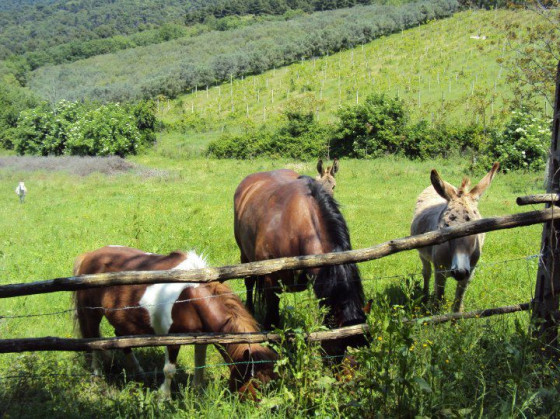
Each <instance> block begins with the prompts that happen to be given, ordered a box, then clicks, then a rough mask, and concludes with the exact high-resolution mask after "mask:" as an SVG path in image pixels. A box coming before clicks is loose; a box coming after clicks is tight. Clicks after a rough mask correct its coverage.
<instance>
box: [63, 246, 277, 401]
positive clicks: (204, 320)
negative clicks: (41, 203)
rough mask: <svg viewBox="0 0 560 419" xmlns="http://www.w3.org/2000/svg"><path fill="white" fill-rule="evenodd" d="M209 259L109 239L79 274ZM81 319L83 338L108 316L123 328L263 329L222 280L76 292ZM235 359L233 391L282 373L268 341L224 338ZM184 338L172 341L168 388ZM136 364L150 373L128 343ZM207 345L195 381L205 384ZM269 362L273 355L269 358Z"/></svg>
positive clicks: (225, 352) (224, 350) (163, 331)
mask: <svg viewBox="0 0 560 419" xmlns="http://www.w3.org/2000/svg"><path fill="white" fill-rule="evenodd" d="M206 266H207V265H206V261H205V260H204V259H203V258H201V257H200V256H198V255H197V254H196V253H195V252H188V253H183V252H172V253H170V254H168V255H157V254H153V253H145V252H143V251H141V250H138V249H132V248H128V247H122V246H106V247H102V248H101V249H97V250H95V251H93V252H89V253H85V254H83V255H81V256H79V257H78V258H77V259H76V262H75V265H74V275H83V274H96V273H102V272H121V271H153V270H168V269H183V270H189V269H197V268H205V267H206ZM74 303H75V308H76V316H77V322H78V325H79V328H80V332H81V335H82V337H84V338H97V337H100V336H101V334H100V330H99V324H100V322H101V320H102V318H103V316H105V317H106V318H107V320H108V321H109V323H110V324H111V325H112V326H113V328H114V329H115V335H117V336H125V335H154V334H155V335H167V334H169V333H192V332H221V333H243V332H258V331H259V327H258V325H257V323H256V321H255V319H254V318H253V317H252V316H251V315H250V314H249V312H248V311H247V309H246V308H245V306H244V305H243V303H242V302H241V300H240V299H239V297H238V296H237V295H235V294H233V293H232V291H231V289H230V288H229V287H228V286H227V285H224V284H220V283H217V282H212V283H205V284H198V283H188V282H181V283H166V284H153V285H116V286H108V287H101V288H90V289H84V290H78V291H76V292H75V293H74ZM216 346H217V349H218V351H219V352H220V354H221V355H222V357H223V358H224V360H225V362H226V363H228V364H231V365H230V367H229V368H230V372H231V373H230V381H229V385H230V390H232V391H234V390H238V391H239V392H241V393H245V392H248V396H249V397H252V396H254V388H253V385H254V384H256V385H258V382H267V381H269V380H270V379H273V378H275V376H276V375H275V373H274V371H273V369H274V361H275V360H276V359H277V354H276V353H275V352H274V351H272V350H271V349H269V348H266V347H264V346H262V345H260V344H237V343H230V344H224V345H216ZM179 349H180V346H179V345H171V346H167V347H166V357H165V366H164V368H163V372H164V375H165V380H164V382H163V385H162V386H161V390H162V392H163V393H164V394H166V395H169V394H170V391H171V380H172V379H173V376H174V374H175V370H176V367H175V365H176V363H177V356H178V354H179ZM123 351H124V352H125V354H126V360H127V363H128V364H129V366H130V367H132V368H133V369H134V371H135V372H136V373H138V374H143V370H142V367H141V366H140V364H139V363H138V361H137V360H136V358H135V357H134V354H133V353H132V350H131V349H130V348H126V349H124V350H123ZM99 355H100V354H99V353H98V352H97V351H94V353H93V356H92V368H93V371H94V374H100V373H101V367H102V365H101V359H100V357H99ZM205 360H206V345H195V364H196V365H195V373H194V384H195V385H200V384H201V383H202V373H203V367H204V365H205ZM268 361H269V362H268Z"/></svg>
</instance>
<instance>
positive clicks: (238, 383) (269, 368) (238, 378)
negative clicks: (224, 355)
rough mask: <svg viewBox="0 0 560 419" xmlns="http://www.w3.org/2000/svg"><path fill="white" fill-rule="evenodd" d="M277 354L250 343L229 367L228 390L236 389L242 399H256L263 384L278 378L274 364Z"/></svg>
mask: <svg viewBox="0 0 560 419" xmlns="http://www.w3.org/2000/svg"><path fill="white" fill-rule="evenodd" d="M277 359H278V354H277V353H276V352H274V351H273V350H272V349H269V348H266V347H264V346H261V345H251V346H250V347H249V348H248V349H245V351H244V352H243V357H242V359H241V360H240V361H237V363H236V364H235V365H232V367H231V375H230V379H229V388H230V391H232V392H233V391H237V392H238V393H239V394H240V396H241V397H242V398H244V399H249V400H253V401H258V394H257V393H258V391H259V389H260V387H261V386H262V385H263V384H266V383H268V382H269V381H271V380H275V379H277V378H278V374H276V373H275V372H274V364H275V362H276V360H277Z"/></svg>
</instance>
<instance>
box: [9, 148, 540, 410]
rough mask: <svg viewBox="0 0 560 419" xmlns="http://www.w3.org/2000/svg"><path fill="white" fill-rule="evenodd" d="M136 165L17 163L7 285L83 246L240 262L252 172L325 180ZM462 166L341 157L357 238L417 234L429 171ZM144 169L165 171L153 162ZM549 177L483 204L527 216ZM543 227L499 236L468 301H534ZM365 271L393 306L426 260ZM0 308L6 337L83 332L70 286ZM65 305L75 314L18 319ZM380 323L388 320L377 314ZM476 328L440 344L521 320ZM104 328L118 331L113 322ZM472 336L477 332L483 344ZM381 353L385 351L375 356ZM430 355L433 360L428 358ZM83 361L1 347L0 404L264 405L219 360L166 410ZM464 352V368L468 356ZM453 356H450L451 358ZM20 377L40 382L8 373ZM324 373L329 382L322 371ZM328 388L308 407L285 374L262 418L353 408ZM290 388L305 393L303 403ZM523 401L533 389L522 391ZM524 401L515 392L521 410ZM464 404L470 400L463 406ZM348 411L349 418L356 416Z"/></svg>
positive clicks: (200, 163)
mask: <svg viewBox="0 0 560 419" xmlns="http://www.w3.org/2000/svg"><path fill="white" fill-rule="evenodd" d="M133 161H134V162H135V163H137V164H138V165H139V166H138V168H137V169H135V170H133V171H132V172H127V173H123V174H115V175H103V174H95V173H94V174H91V175H89V176H85V177H81V176H76V175H72V174H68V173H65V172H59V171H35V172H23V171H21V170H19V169H18V170H14V169H10V168H9V167H8V168H4V169H2V170H0V190H2V191H3V192H2V194H1V195H0V200H1V203H0V232H2V233H0V243H1V245H0V283H1V284H7V283H16V282H30V281H37V280H42V279H51V278H55V277H63V276H68V275H70V274H71V270H72V264H73V260H74V258H75V257H76V256H77V255H78V254H79V253H81V252H84V251H88V250H92V249H95V248H97V247H100V246H103V245H107V244H120V245H127V246H133V247H138V248H140V249H143V250H145V251H149V252H161V253H164V252H169V251H172V250H174V249H185V250H186V249H195V250H197V251H198V252H201V253H203V254H205V255H206V256H207V257H208V261H209V263H210V265H212V266H219V265H225V264H234V263H237V261H238V260H239V251H238V249H237V247H236V244H235V240H234V237H233V204H232V199H233V192H234V190H235V188H236V185H237V184H238V183H239V182H240V181H241V179H243V177H245V176H246V175H247V174H249V173H252V172H255V171H261V170H269V169H274V168H280V167H288V168H292V169H294V170H297V171H299V172H300V173H303V174H309V175H313V174H314V170H315V169H314V167H315V162H290V161H268V160H255V161H217V160H208V159H202V158H199V159H192V160H184V161H179V160H169V159H164V158H163V157H160V156H157V155H151V156H148V155H146V156H142V157H136V158H134V159H133ZM464 165H465V163H464V162H462V161H459V160H458V159H451V160H445V161H443V160H442V161H432V162H410V161H405V160H398V159H384V160H371V161H352V160H343V161H342V162H341V169H340V172H339V175H338V186H337V190H336V198H337V199H338V200H339V202H340V203H341V205H342V212H343V214H344V216H345V218H346V220H347V222H348V225H349V228H350V232H351V238H352V244H353V247H354V248H363V247H368V246H372V245H375V244H378V243H381V242H384V241H387V240H390V239H393V238H398V237H403V236H406V235H408V234H409V226H410V221H411V217H412V212H413V208H414V202H415V199H416V196H417V195H418V194H419V193H420V192H421V191H422V189H423V188H424V187H425V186H427V185H428V182H429V171H430V169H431V168H432V167H436V168H437V169H438V170H439V171H440V173H441V174H442V176H443V177H444V178H445V179H446V180H448V181H449V182H451V183H453V184H457V183H459V182H460V180H461V178H462V176H463V175H464V174H465V170H466V169H465V168H464V167H463V166H464ZM141 167H150V168H153V169H158V170H149V171H147V170H142V169H141ZM482 175H483V174H482V173H476V174H474V175H473V178H474V179H477V180H478V179H479V178H480V177H481V176H482ZM20 179H23V180H25V182H26V185H27V187H28V189H29V194H28V197H27V201H26V203H25V204H23V205H20V204H19V202H18V200H17V197H16V196H15V194H14V193H13V189H14V188H15V186H16V185H17V182H18V181H19V180H20ZM542 183H543V176H542V175H541V174H527V173H508V174H499V175H498V176H497V177H496V178H495V180H494V183H493V184H492V186H491V187H490V188H489V190H488V191H487V193H486V194H485V195H484V196H483V197H482V199H481V202H480V210H481V212H482V214H483V215H485V216H497V215H505V214H511V213H515V212H520V211H521V210H522V209H521V208H518V207H517V206H516V204H515V198H516V197H517V196H519V195H524V194H531V193H536V192H541V191H542ZM540 231H541V227H540V226H533V227H526V228H520V229H515V230H507V231H500V232H494V233H489V234H488V236H487V239H486V243H485V249H484V253H483V256H482V259H481V261H480V264H479V267H478V268H477V272H476V274H475V279H474V282H473V284H472V286H471V288H470V289H469V291H468V292H467V296H466V302H465V305H466V309H467V310H470V309H479V308H485V307H493V306H498V305H503V304H514V303H518V302H526V301H529V300H530V299H531V296H532V291H533V287H534V280H535V275H536V267H537V260H536V258H530V257H531V256H533V255H536V254H537V253H538V250H539V242H540ZM528 257H529V258H528ZM360 269H361V273H362V277H363V280H364V287H365V290H366V296H367V297H368V298H374V300H375V302H376V307H377V306H378V307H379V310H381V307H382V306H383V302H384V301H387V300H388V299H390V298H391V295H392V294H391V293H394V291H395V290H398V289H400V288H402V287H401V285H402V284H404V283H405V282H406V281H405V279H406V278H409V277H410V276H412V275H415V277H416V278H419V276H418V274H419V273H420V261H419V258H418V256H417V254H416V252H414V251H412V252H405V253H401V254H398V255H394V256H391V257H388V258H384V259H382V260H378V261H372V262H368V263H364V264H361V265H360ZM387 277H394V278H387ZM230 285H231V286H232V287H233V288H234V289H235V290H236V291H239V292H240V293H241V295H242V296H244V292H243V285H242V282H241V281H240V280H237V281H231V282H230ZM447 288H448V289H447V291H448V293H447V294H448V296H451V295H452V293H453V292H454V284H452V283H451V281H450V283H449V284H448V287H447ZM309 300H310V297H309V295H307V294H305V293H303V294H298V295H297V296H294V295H288V296H285V297H283V301H284V304H290V305H295V306H296V307H298V305H300V308H301V307H306V306H309V304H311V306H315V303H313V302H311V303H310V302H309ZM0 307H1V310H0V315H1V316H8V317H7V318H3V319H0V336H1V337H2V338H3V339H4V338H16V337H40V336H47V335H49V336H61V337H70V336H72V334H73V332H72V319H71V313H69V312H65V310H68V309H69V308H70V296H69V294H68V293H55V294H45V295H38V296H29V297H19V298H12V299H6V300H3V301H2V302H1V304H0ZM376 310H377V309H376ZM55 312H63V313H60V314H58V315H52V316H39V317H30V318H29V317H28V318H9V316H21V315H24V316H28V315H32V314H41V313H55ZM383 315H385V314H383ZM409 315H410V313H409ZM380 316H382V315H380ZM379 318H382V317H375V319H379ZM512 318H516V319H517V321H518V322H519V321H520V322H521V324H524V325H525V326H522V328H523V329H525V330H526V325H527V316H526V315H519V316H511V317H510V320H511V319H512ZM476 323H477V322H475V321H473V322H471V323H468V322H464V324H463V323H459V325H462V324H463V326H460V327H463V328H465V329H464V330H463V332H460V331H457V330H456V329H453V327H455V328H458V327H459V326H451V327H449V328H447V329H443V328H442V329H440V330H446V332H445V333H442V334H439V333H438V331H436V330H433V331H432V332H430V333H432V334H433V336H432V335H430V338H429V339H431V342H439V343H440V344H442V345H449V342H450V341H453V339H456V340H458V339H463V338H465V339H471V340H470V341H469V345H474V346H476V345H477V343H476V341H477V339H478V340H479V339H480V336H482V335H484V334H485V330H490V329H492V327H497V326H492V325H493V324H494V325H496V324H497V325H500V327H502V328H503V330H502V329H500V330H502V331H503V333H506V331H509V330H510V329H511V327H513V325H514V323H512V322H510V321H509V320H505V319H504V320H495V321H483V322H478V325H476ZM465 330H468V332H466V331H465ZM104 331H105V333H106V334H109V335H111V330H110V328H109V327H108V326H107V325H105V326H104ZM411 333H412V334H413V335H414V336H416V335H417V336H421V335H422V333H425V332H422V331H417V330H413V331H412V332H411ZM450 333H451V334H453V336H454V338H453V339H451V338H450V335H449V334H450ZM471 335H472V336H471ZM473 336H478V337H477V338H476V339H475V338H474V337H473ZM506 336H510V337H511V335H506ZM415 339H416V338H415ZM418 339H419V338H418ZM426 339H428V338H426ZM500 339H501V338H500ZM378 343H379V342H378ZM372 348H373V347H372ZM375 350H376V349H371V351H374V352H375ZM450 350H451V349H450ZM139 352H140V353H141V355H140V360H141V362H142V363H144V365H147V367H148V368H147V370H150V368H151V370H154V369H158V368H161V365H162V363H163V353H162V351H161V350H160V349H145V350H140V351H139ZM376 353H377V354H379V353H378V352H376ZM191 355H192V352H191V350H190V349H189V348H184V349H183V351H182V354H181V356H180V360H179V364H180V367H182V368H184V371H183V372H182V373H180V374H179V377H178V381H179V383H181V385H182V386H186V385H187V383H188V374H189V373H191V372H192V365H193V362H192V356H191ZM372 356H374V355H372ZM446 356H449V355H446ZM454 356H456V357H457V356H458V355H457V354H456V355H454ZM373 359H376V358H375V356H374V358H373ZM421 359H425V358H423V357H420V358H418V360H421ZM82 360H83V355H82V354H67V353H56V352H54V353H37V354H25V355H18V354H6V355H2V356H0V382H2V387H3V389H4V390H2V391H0V400H2V401H3V402H4V403H0V405H1V406H4V407H2V408H0V414H6V415H8V416H7V417H12V416H13V417H15V416H21V415H24V416H27V415H33V414H34V412H35V414H37V416H43V414H45V412H48V413H49V416H51V415H52V416H66V417H68V416H74V415H77V413H76V412H75V411H73V410H72V409H82V410H83V409H85V411H86V412H87V415H92V416H99V415H104V414H111V415H115V414H117V415H124V416H129V415H132V414H142V415H151V416H159V415H167V414H178V415H180V416H182V415H188V414H189V412H191V413H192V412H195V411H199V412H207V413H208V416H210V417H213V416H216V415H219V414H230V413H232V412H237V413H236V414H244V415H247V414H256V413H255V412H257V411H255V410H251V409H253V408H254V406H253V407H251V406H252V405H251V404H240V403H239V402H237V401H236V399H235V398H231V397H230V396H228V395H227V392H226V391H225V388H226V383H225V378H224V379H222V378H223V377H225V376H226V371H227V370H226V368H225V367H223V366H222V367H215V368H209V369H208V373H209V375H210V376H211V377H216V378H220V379H219V380H211V383H210V385H209V387H208V389H207V390H206V393H205V396H203V397H195V398H196V400H187V399H186V397H193V393H192V390H189V389H188V387H187V388H184V387H181V388H182V390H181V393H179V394H180V395H178V396H177V397H176V399H175V400H174V401H173V402H166V404H165V409H164V408H162V407H161V406H160V401H159V399H158V396H157V393H156V392H153V391H150V390H149V389H148V390H142V389H141V388H140V387H138V385H137V384H134V383H133V382H132V383H131V382H128V383H127V384H123V381H122V379H112V380H109V381H108V382H104V381H101V382H100V381H90V380H89V378H88V367H87V366H86V365H84V363H83V362H82ZM459 361H460V359H458V360H457V365H458V366H460V365H462V363H461V362H462V361H461V362H459ZM208 362H209V364H213V365H215V364H219V363H221V362H222V361H221V358H220V357H219V356H218V354H217V352H215V351H212V352H211V356H210V359H209V361H208ZM415 362H416V361H415ZM418 362H420V361H418ZM442 362H444V363H445V362H446V361H445V359H442ZM447 362H449V359H448V360H447ZM461 368H463V367H461ZM504 368H505V367H504ZM318 371H320V374H321V376H323V375H325V376H328V375H329V373H328V371H327V370H321V369H319V370H318ZM462 371H463V372H465V370H462ZM21 373H29V374H31V375H34V376H35V375H36V376H37V377H36V378H13V377H12V378H11V379H10V378H5V377H11V376H14V375H17V374H21ZM315 373H316V371H315ZM53 374H54V375H53ZM56 374H62V377H61V378H57V375H56ZM504 374H505V372H504ZM504 379H506V378H504ZM317 380H319V382H322V381H320V380H323V378H321V379H317ZM329 383H331V382H330V381H329ZM331 384H332V383H331ZM330 387H332V388H331V389H330V390H329V391H327V390H325V389H323V390H321V391H319V396H317V397H318V399H317V400H316V401H315V402H313V403H311V405H312V407H309V406H308V405H307V404H306V403H307V402H304V401H302V400H303V399H301V397H303V396H301V397H300V396H298V395H297V394H296V393H295V392H292V393H294V394H295V396H294V394H292V393H290V391H292V390H290V386H289V380H287V381H285V382H283V383H282V384H279V385H278V387H276V388H275V389H273V390H272V393H270V395H269V396H268V397H266V398H265V399H264V401H263V403H264V406H268V405H269V404H270V406H272V407H273V409H272V410H267V409H266V407H265V408H264V410H261V411H259V414H261V413H263V414H265V413H266V414H270V415H280V416H281V415H283V414H290V415H291V414H298V415H306V414H310V413H311V412H315V413H317V414H321V412H322V410H321V409H323V408H324V409H327V410H326V411H325V412H324V413H325V414H326V413H328V412H330V414H329V416H331V415H332V412H331V411H330V409H332V408H333V406H335V405H336V406H338V407H340V408H341V406H342V405H343V404H344V403H345V402H344V401H343V400H342V398H344V397H347V396H348V394H350V393H348V391H349V390H348V388H344V387H340V386H337V385H336V384H333V385H332V386H330ZM321 388H322V387H321ZM300 390H301V389H300ZM317 391H318V390H317ZM434 391H436V389H435V388H434ZM488 391H489V394H491V392H490V390H488ZM288 393H290V394H292V396H293V397H295V399H294V400H293V401H292V402H290V397H289V396H287V394H288ZM302 394H303V393H302ZM306 394H307V393H306ZM343 395H344V397H343ZM325 397H326V398H327V399H328V400H330V401H329V402H328V403H326V402H325V401H324V400H325V399H324V398H325ZM519 397H521V398H523V397H529V396H527V395H521V394H520V395H519ZM339 398H340V400H339ZM491 400H492V399H491V398H490V396H488V401H486V400H485V399H482V401H481V400H475V401H469V403H470V402H472V404H477V403H479V404H480V403H482V405H481V406H482V407H484V403H489V402H490V401H491ZM525 401H526V400H522V401H518V402H517V401H516V402H514V406H517V405H518V404H519V403H523V402H525ZM267 403H268V404H267ZM457 403H458V406H460V405H461V403H462V402H459V401H458V402H457ZM463 403H465V404H466V403H467V401H466V400H464V401H463ZM527 403H529V402H528V401H527ZM331 404H332V405H331ZM158 406H159V407H158ZM38 409H39V410H38ZM45 409H46V410H45ZM150 409H153V410H150ZM294 409H295V410H294ZM299 409H302V410H299ZM306 409H310V410H306ZM349 409H350V408H349ZM306 412H307V413H306ZM360 412H362V413H363V411H360ZM417 412H418V411H417ZM434 412H435V411H432V413H434ZM393 413H394V412H393ZM337 414H342V415H344V414H348V411H346V413H344V412H343V411H340V412H339V413H337Z"/></svg>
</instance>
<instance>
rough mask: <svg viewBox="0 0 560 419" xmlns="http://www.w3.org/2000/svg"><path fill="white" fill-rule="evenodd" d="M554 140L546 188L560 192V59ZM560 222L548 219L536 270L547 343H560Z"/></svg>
mask: <svg viewBox="0 0 560 419" xmlns="http://www.w3.org/2000/svg"><path fill="white" fill-rule="evenodd" d="M553 118H554V119H553V126H552V140H551V144H550V156H549V159H548V177H547V186H546V191H547V192H548V193H559V192H560V133H559V124H560V62H559V63H558V68H557V72H556V93H555V99H554V116H553ZM556 204H557V203H555V202H551V203H548V204H546V206H547V208H551V210H552V211H554V210H558V211H560V207H559V206H557V205H556ZM559 235H560V221H558V220H551V221H547V222H546V223H545V224H544V227H543V233H542V241H541V255H542V256H541V259H540V261H539V268H538V272H537V284H536V287H535V299H534V300H533V320H535V327H536V329H535V335H537V336H540V337H542V338H543V339H544V341H545V342H546V343H548V344H553V345H556V344H557V343H558V324H557V322H558V297H559V295H560V257H558V255H559V249H560V236H559Z"/></svg>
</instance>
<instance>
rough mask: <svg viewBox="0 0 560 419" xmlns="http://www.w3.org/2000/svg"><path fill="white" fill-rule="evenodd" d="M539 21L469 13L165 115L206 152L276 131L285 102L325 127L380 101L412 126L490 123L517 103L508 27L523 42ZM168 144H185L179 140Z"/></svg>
mask: <svg viewBox="0 0 560 419" xmlns="http://www.w3.org/2000/svg"><path fill="white" fill-rule="evenodd" d="M538 19H539V17H538V16H537V15H536V14H535V13H533V12H530V11H511V10H495V11H484V10H469V11H464V12H461V13H457V14H455V15H454V16H453V17H450V18H447V19H442V20H439V21H435V22H430V23H428V24H426V25H422V26H420V27H418V28H415V29H410V30H407V31H404V32H402V33H398V34H393V35H390V36H386V37H382V38H379V39H376V40H374V41H373V42H370V43H368V44H365V45H361V46H358V47H356V48H354V49H352V50H348V51H344V52H340V53H337V54H334V55H331V56H327V57H323V58H318V59H315V60H308V61H304V62H302V63H298V64H293V65H291V66H288V67H283V68H279V69H275V70H272V71H268V72H266V73H264V74H261V75H256V76H250V77H246V78H244V79H238V80H233V81H232V83H225V84H223V85H221V86H216V87H210V88H208V89H204V88H199V90H197V91H196V92H195V91H193V92H192V93H191V94H187V95H184V96H182V97H180V98H178V99H177V100H175V101H171V102H167V101H166V102H165V103H161V104H160V107H159V109H160V112H159V114H160V117H161V119H162V120H163V121H164V122H166V123H168V124H174V123H177V122H180V121H181V120H184V121H186V126H187V127H191V128H190V129H187V136H190V135H192V134H193V133H195V132H198V134H197V135H196V138H197V145H199V146H200V147H201V150H202V149H203V148H204V146H205V145H206V144H207V143H208V142H209V141H210V140H212V139H213V138H215V137H216V136H217V135H219V134H220V133H221V132H222V131H233V132H239V131H242V130H243V129H244V127H246V126H252V125H256V126H260V125H266V126H270V125H274V124H276V123H277V121H278V119H279V118H280V115H281V113H282V111H283V109H284V108H285V107H286V105H287V103H289V102H290V101H293V100H294V99H296V98H298V97H302V96H304V95H306V96H310V97H312V98H313V101H314V105H313V110H314V111H315V112H316V117H317V119H318V120H319V121H322V122H325V121H329V122H332V121H335V120H336V118H335V113H336V110H337V109H338V108H339V107H340V106H344V105H352V104H355V103H356V102H360V101H363V100H364V98H365V97H366V96H367V95H368V94H371V93H373V92H383V93H386V94H388V95H391V96H399V97H401V98H403V99H405V101H406V102H407V104H408V105H409V106H410V108H411V110H412V113H413V115H412V116H413V118H414V119H419V118H425V119H427V120H429V121H433V122H438V121H443V122H448V123H457V122H460V123H462V124H467V123H470V122H474V123H476V122H478V123H481V124H482V123H486V124H492V123H495V122H499V121H502V120H503V119H504V117H506V115H507V113H508V111H509V101H510V100H511V99H512V97H511V89H510V87H509V86H508V84H507V82H506V78H507V75H508V72H509V71H510V69H509V67H508V65H507V59H508V57H511V56H512V55H513V54H514V51H512V50H511V47H510V45H509V44H508V40H507V39H506V38H507V32H508V29H507V28H508V27H515V28H516V29H515V31H516V35H517V36H518V37H519V39H522V38H523V36H524V34H525V33H526V28H527V27H530V26H531V25H534V24H535V22H536V21H538ZM475 35H479V36H485V37H486V39H472V38H471V36H475ZM200 132H202V133H203V134H200ZM163 138H164V139H165V142H169V143H170V144H171V143H172V144H178V143H180V135H177V134H176V133H173V134H172V135H169V136H166V135H164V137H163ZM185 138H186V137H185ZM204 139H205V140H204Z"/></svg>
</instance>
